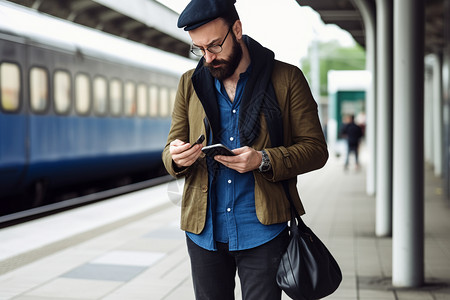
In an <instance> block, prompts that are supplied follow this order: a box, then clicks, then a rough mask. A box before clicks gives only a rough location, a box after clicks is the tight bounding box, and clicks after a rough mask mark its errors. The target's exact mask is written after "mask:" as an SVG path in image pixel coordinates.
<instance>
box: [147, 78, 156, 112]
mask: <svg viewBox="0 0 450 300" xmlns="http://www.w3.org/2000/svg"><path fill="white" fill-rule="evenodd" d="M148 91H149V94H150V107H149V108H150V111H149V113H150V117H157V116H158V87H157V86H156V85H152V86H150V88H149V90H148Z"/></svg>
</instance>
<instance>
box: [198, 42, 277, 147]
mask: <svg viewBox="0 0 450 300" xmlns="http://www.w3.org/2000/svg"><path fill="white" fill-rule="evenodd" d="M243 40H244V42H245V43H246V45H247V47H248V50H249V53H250V58H251V61H252V71H251V74H250V77H249V79H248V81H247V84H246V86H245V89H244V94H243V96H242V102H241V108H240V113H239V135H240V139H241V146H251V145H253V143H254V142H255V140H256V139H257V138H258V136H259V134H260V132H261V124H260V115H261V113H262V114H263V115H264V117H265V119H266V122H267V125H268V128H269V135H270V141H271V144H272V147H274V146H279V145H282V144H283V120H282V116H281V111H280V107H279V105H278V101H277V98H276V95H275V90H274V88H273V85H272V82H271V76H272V70H273V65H274V62H275V59H274V53H273V52H272V51H271V50H269V49H267V48H264V47H263V46H261V45H260V44H259V43H258V42H256V41H255V40H253V39H252V38H250V37H249V36H243ZM203 61H204V59H203V58H202V59H201V60H200V62H199V63H198V65H197V68H196V69H195V72H194V74H193V75H192V83H193V85H194V89H195V92H196V93H197V95H198V97H199V98H200V101H201V102H202V105H203V108H204V109H205V112H206V116H207V118H208V121H209V124H210V126H211V129H212V132H213V141H212V142H213V143H217V142H218V141H219V137H220V134H221V128H220V114H219V107H218V105H217V97H216V92H215V89H214V78H213V77H212V75H211V74H210V72H209V70H208V68H206V67H204V65H203Z"/></svg>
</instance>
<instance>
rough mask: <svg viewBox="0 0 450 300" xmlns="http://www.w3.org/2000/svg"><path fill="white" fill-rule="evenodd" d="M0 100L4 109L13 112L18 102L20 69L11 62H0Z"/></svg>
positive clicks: (17, 107)
mask: <svg viewBox="0 0 450 300" xmlns="http://www.w3.org/2000/svg"><path fill="white" fill-rule="evenodd" d="M0 91H1V95H0V97H1V98H0V101H1V107H2V109H4V110H5V111H9V112H13V111H16V110H18V109H19V104H20V69H19V66H18V65H16V64H13V63H7V62H5V63H1V64H0Z"/></svg>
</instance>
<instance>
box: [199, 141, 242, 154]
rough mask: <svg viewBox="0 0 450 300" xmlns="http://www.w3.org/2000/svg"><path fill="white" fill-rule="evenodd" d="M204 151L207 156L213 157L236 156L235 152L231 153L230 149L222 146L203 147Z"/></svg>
mask: <svg viewBox="0 0 450 300" xmlns="http://www.w3.org/2000/svg"><path fill="white" fill-rule="evenodd" d="M202 151H203V153H205V154H206V155H207V156H211V157H214V156H216V155H226V156H233V155H236V154H234V153H233V151H231V150H230V149H228V148H227V147H225V146H224V145H222V144H214V145H210V146H206V147H203V148H202Z"/></svg>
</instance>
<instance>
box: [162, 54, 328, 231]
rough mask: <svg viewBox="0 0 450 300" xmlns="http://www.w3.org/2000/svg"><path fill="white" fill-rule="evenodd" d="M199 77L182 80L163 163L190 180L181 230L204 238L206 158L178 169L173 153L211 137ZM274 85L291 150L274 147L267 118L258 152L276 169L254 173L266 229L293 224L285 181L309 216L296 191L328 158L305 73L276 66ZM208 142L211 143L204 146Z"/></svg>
mask: <svg viewBox="0 0 450 300" xmlns="http://www.w3.org/2000/svg"><path fill="white" fill-rule="evenodd" d="M193 72H194V70H190V71H188V72H186V73H185V74H184V75H183V76H182V77H181V79H180V83H179V86H178V92H177V95H176V100H175V105H174V110H173V114H172V124H171V128H170V133H169V136H168V139H167V144H166V147H165V148H164V151H163V162H164V165H165V167H166V169H167V171H168V172H169V173H170V174H171V175H173V176H175V177H182V176H185V186H184V192H183V199H182V204H181V229H183V230H185V231H189V232H193V233H196V234H198V233H200V232H201V231H202V230H203V228H204V226H205V220H206V211H207V203H208V200H207V196H208V171H207V166H206V158H205V157H204V156H201V157H200V158H199V159H198V160H197V161H196V162H195V163H194V164H193V165H192V166H190V167H187V168H184V169H183V170H178V169H177V168H176V167H175V166H174V164H173V161H172V157H171V155H170V151H169V148H170V142H172V141H173V140H175V139H179V140H181V141H186V142H190V143H194V142H195V140H196V139H197V138H198V137H199V135H200V134H205V136H207V135H206V128H205V125H204V124H205V123H204V122H203V119H204V118H205V116H206V114H205V111H204V109H203V106H202V104H201V102H200V100H199V98H198V96H197V94H196V93H195V91H194V87H193V85H192V82H191V77H192V74H193ZM272 84H273V86H274V89H275V94H276V96H277V99H278V103H279V106H280V110H281V113H282V116H283V126H284V127H283V130H284V145H285V146H282V147H276V148H271V146H270V138H269V133H268V130H267V125H266V122H265V119H264V117H263V116H262V115H261V116H260V118H261V133H260V135H259V137H258V138H257V139H256V141H255V142H254V144H253V146H252V147H253V148H254V149H256V150H262V149H265V150H266V152H267V154H268V155H269V158H270V161H271V164H272V170H271V171H269V172H266V173H260V172H259V171H258V170H255V171H253V175H254V177H255V207H256V214H257V217H258V219H259V221H260V222H261V223H262V224H266V225H268V224H275V223H281V222H286V221H288V220H290V216H291V215H290V210H289V207H290V205H289V201H288V199H287V197H286V195H285V191H284V189H283V185H282V184H281V182H280V181H282V180H286V179H288V180H289V190H290V194H291V197H292V199H293V201H294V203H295V207H296V209H297V211H298V212H299V214H304V212H305V211H304V208H303V205H302V203H301V200H300V197H299V195H298V191H297V187H296V184H297V175H299V174H302V173H306V172H309V171H312V170H315V169H319V168H321V167H322V166H323V165H324V164H325V163H326V161H327V159H328V150H327V145H326V142H325V139H324V136H323V132H322V128H321V126H320V122H319V118H318V114H317V104H316V102H315V101H314V99H313V97H312V95H311V91H310V89H309V86H308V83H307V82H306V79H305V77H304V76H303V73H302V72H301V71H300V69H298V68H297V67H295V66H292V65H289V64H286V63H282V62H280V61H275V64H274V69H273V72H272ZM209 88H211V89H213V88H214V87H213V86H212V87H209ZM207 142H208V141H207V140H205V141H204V142H203V144H204V145H206V144H207Z"/></svg>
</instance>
